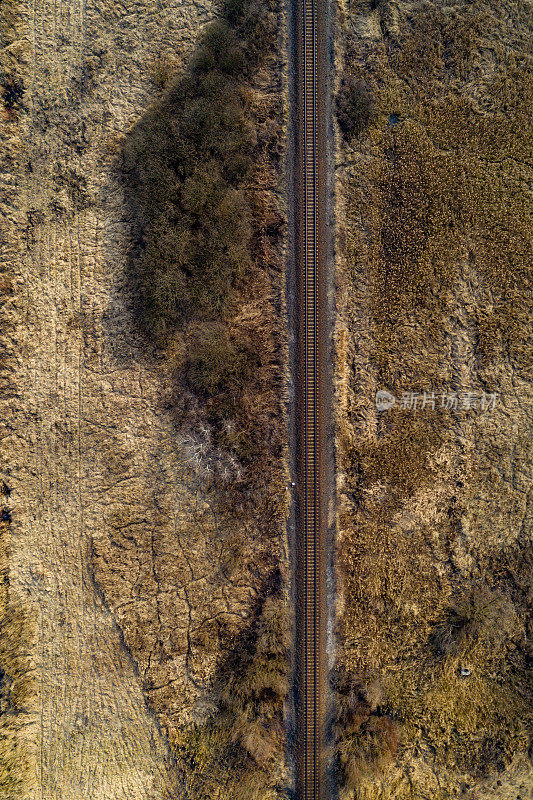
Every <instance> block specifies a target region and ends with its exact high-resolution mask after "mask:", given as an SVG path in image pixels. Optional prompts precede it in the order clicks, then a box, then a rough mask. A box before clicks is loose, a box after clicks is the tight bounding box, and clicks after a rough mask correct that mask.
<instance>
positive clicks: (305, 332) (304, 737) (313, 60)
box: [294, 0, 327, 800]
mask: <svg viewBox="0 0 533 800" xmlns="http://www.w3.org/2000/svg"><path fill="white" fill-rule="evenodd" d="M296 2H297V3H298V5H297V13H296V25H295V32H296V51H297V52H296V93H295V94H296V109H295V111H296V119H297V127H296V142H295V187H294V188H295V201H296V221H295V222H296V224H295V232H296V247H295V255H296V276H297V283H298V297H299V303H298V332H299V337H298V359H297V361H298V369H297V375H296V387H297V396H298V400H297V403H296V413H297V430H298V442H297V450H298V458H297V462H298V482H297V516H296V520H297V535H296V538H297V543H296V549H297V565H296V573H297V574H296V586H297V653H298V662H299V666H298V678H299V680H298V692H297V759H296V763H297V781H296V783H297V794H298V797H299V800H323V797H324V772H325V764H324V711H325V697H326V653H325V650H326V646H325V638H326V596H325V595H326V592H325V572H326V563H325V541H326V513H325V509H326V498H325V489H324V486H325V481H324V470H325V464H326V457H325V441H324V430H325V425H324V395H325V392H324V387H325V369H324V367H325V363H324V362H325V353H326V325H325V315H326V309H327V297H326V281H325V270H326V248H325V242H326V211H325V209H326V180H325V177H326V175H325V170H326V128H325V123H324V119H325V108H326V104H325V63H326V54H325V44H324V43H325V41H326V35H325V31H326V27H325V18H326V15H325V0H296Z"/></svg>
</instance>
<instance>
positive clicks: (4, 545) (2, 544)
mask: <svg viewBox="0 0 533 800" xmlns="http://www.w3.org/2000/svg"><path fill="white" fill-rule="evenodd" d="M8 542H9V523H7V522H0V562H1V572H0V580H1V581H2V583H1V585H0V796H1V797H2V798H3V800H20V798H21V797H23V796H25V792H26V791H28V790H29V788H30V787H31V785H32V778H33V763H32V751H31V748H30V747H29V746H28V739H27V736H26V729H27V726H28V723H29V720H30V718H31V714H32V711H33V706H34V700H35V689H36V687H35V679H34V675H33V672H32V669H31V664H30V653H31V649H32V645H33V629H32V627H31V625H30V623H29V621H28V617H27V613H26V612H25V610H24V608H23V607H22V605H21V604H20V603H19V602H17V600H16V599H15V598H14V597H13V592H12V590H11V589H10V587H9V569H8V553H9V547H8Z"/></svg>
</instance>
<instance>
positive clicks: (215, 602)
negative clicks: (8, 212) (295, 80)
mask: <svg viewBox="0 0 533 800" xmlns="http://www.w3.org/2000/svg"><path fill="white" fill-rule="evenodd" d="M219 10H220V14H219V17H218V18H217V19H216V20H214V21H213V22H211V23H209V24H208V25H207V26H206V27H205V29H204V30H203V32H202V33H201V35H200V37H199V41H198V44H197V47H196V49H195V51H194V52H193V54H192V56H191V58H190V61H189V63H188V64H187V65H186V66H184V68H183V69H182V71H181V73H180V74H178V75H177V76H175V77H173V78H170V79H169V78H168V77H167V67H166V65H165V64H155V65H154V67H153V70H154V80H157V82H158V84H159V85H160V86H162V87H164V88H163V91H162V93H161V95H160V97H159V99H158V100H157V101H156V102H155V103H154V104H153V105H152V107H151V108H150V109H149V110H148V111H147V112H146V114H144V115H143V117H142V118H141V119H140V120H139V121H138V122H137V123H136V124H135V125H134V126H133V128H132V129H131V130H130V131H129V133H128V135H127V137H126V140H125V142H124V146H123V148H122V152H121V154H120V159H119V163H118V164H117V173H116V174H117V178H118V180H120V182H121V185H122V187H123V190H124V195H125V199H126V211H127V214H128V218H129V220H130V221H131V229H132V232H133V244H132V248H131V253H130V255H131V257H130V260H129V264H128V274H127V278H128V291H129V292H130V294H131V296H133V298H134V315H135V320H136V323H137V326H138V329H140V331H142V333H143V334H144V342H145V344H146V345H147V346H146V352H147V353H149V356H147V357H152V356H155V360H156V361H157V364H158V365H159V366H160V368H161V373H162V374H163V375H164V377H165V381H166V382H168V384H169V386H170V388H169V389H168V391H166V395H167V396H168V401H169V402H168V410H169V412H170V416H171V417H172V421H173V423H174V428H175V432H176V440H177V442H179V448H180V449H179V453H178V455H177V457H178V458H179V459H180V460H181V463H182V464H186V465H188V466H186V467H185V468H184V470H183V474H184V476H185V482H186V484H187V486H186V489H187V491H186V492H185V491H184V492H183V494H182V495H181V496H180V503H182V502H183V504H184V505H183V506H181V505H180V507H179V509H178V510H177V511H176V519H175V522H174V526H175V531H172V530H171V528H169V529H168V530H167V528H166V527H165V525H166V520H165V519H164V517H165V514H166V513H167V512H166V511H165V509H163V508H161V509H159V508H158V515H159V517H160V518H161V530H162V531H163V532H160V531H158V532H157V534H155V535H154V534H150V531H149V527H150V526H149V523H148V522H147V521H146V520H141V521H140V522H139V521H135V520H134V519H133V517H134V514H133V513H132V514H125V515H124V518H123V519H122V518H119V517H117V518H112V519H111V520H110V522H111V531H110V534H109V536H108V537H102V539H98V540H96V539H95V541H94V543H93V559H94V563H95V575H96V579H97V581H98V583H99V585H100V587H101V588H102V589H103V591H104V595H105V596H106V599H107V601H108V603H109V604H110V606H111V607H112V608H113V610H114V611H115V613H116V615H117V618H118V619H119V621H120V625H121V627H122V629H123V631H124V633H125V641H126V644H127V646H128V647H129V648H130V650H131V652H132V654H133V656H134V658H135V659H136V661H137V663H138V665H139V669H140V671H141V672H142V674H143V683H144V687H145V690H146V692H147V697H148V699H149V702H150V704H151V706H152V708H153V709H154V710H155V711H156V712H157V714H158V717H159V719H160V720H161V722H162V723H163V725H164V726H165V729H166V731H167V733H168V736H169V741H170V742H171V745H172V747H173V750H174V753H175V755H176V759H177V768H178V772H179V775H180V781H181V783H180V787H179V792H181V793H182V794H180V796H182V795H183V796H184V797H187V798H191V799H192V798H208V797H209V798H211V797H228V798H241V797H243V798H244V797H257V798H259V797H261V798H267V797H275V796H278V795H279V794H280V793H281V792H282V791H283V786H284V781H285V782H286V776H285V773H284V736H283V709H284V700H285V696H286V693H287V671H288V662H289V657H288V644H287V641H286V631H285V628H286V624H287V623H286V616H287V597H286V594H287V590H286V585H285V575H286V569H285V566H284V558H285V554H284V548H283V537H284V528H285V519H286V513H287V475H286V466H285V463H286V435H285V419H284V412H283V386H284V379H283V362H284V356H283V341H284V335H283V333H282V331H283V330H284V327H283V325H284V323H283V301H282V299H281V298H282V292H283V287H282V277H283V267H282V258H283V230H284V216H283V214H282V213H281V211H280V209H279V208H278V205H279V203H278V200H277V197H276V194H277V192H278V188H279V187H278V180H279V169H280V166H281V156H282V146H283V139H282V114H283V106H282V103H283V99H282V95H281V93H280V92H278V93H276V92H275V91H274V90H273V89H272V86H271V82H272V81H276V82H278V81H279V83H280V85H281V77H280V75H279V73H278V71H279V70H280V63H279V58H278V55H277V46H278V23H279V15H280V14H281V9H280V7H279V4H278V3H277V2H276V1H275V0H258V1H257V2H252V0H228V2H225V3H222V4H221V6H220V9H219ZM111 466H112V465H111ZM112 471H113V472H114V471H116V468H114V467H113V468H112ZM187 493H189V494H187ZM183 498H185V499H183ZM160 502H161V503H162V502H163V501H162V500H161V499H160V498H158V497H157V495H155V497H154V503H155V506H156V507H158V505H159V503H160ZM184 515H187V519H186V521H185V520H184ZM150 522H151V521H150ZM158 524H159V521H158ZM167 527H168V526H167ZM128 559H129V561H131V564H130V565H129V566H130V568H129V569H128V564H129V561H128ZM137 562H138V563H137ZM132 574H133V575H135V574H137V577H136V578H135V577H133V578H132ZM132 598H133V600H132ZM173 614H174V615H175V616H176V618H177V619H179V625H178V626H173V625H172V617H173ZM174 627H177V628H179V630H174ZM182 686H184V687H185V688H184V692H185V696H184V697H180V696H177V693H178V692H179V691H180V687H182ZM193 698H194V699H193ZM199 698H200V702H199V703H198V706H201V707H195V706H194V701H195V700H196V701H198V699H199ZM177 791H178V790H177Z"/></svg>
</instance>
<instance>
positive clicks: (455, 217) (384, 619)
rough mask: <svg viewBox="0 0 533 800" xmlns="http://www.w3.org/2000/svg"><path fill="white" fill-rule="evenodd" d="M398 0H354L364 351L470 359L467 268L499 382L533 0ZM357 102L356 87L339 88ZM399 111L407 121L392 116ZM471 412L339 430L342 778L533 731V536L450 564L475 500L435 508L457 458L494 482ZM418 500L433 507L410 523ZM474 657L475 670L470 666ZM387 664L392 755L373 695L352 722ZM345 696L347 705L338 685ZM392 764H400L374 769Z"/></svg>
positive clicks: (351, 276) (364, 790)
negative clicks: (471, 442)
mask: <svg viewBox="0 0 533 800" xmlns="http://www.w3.org/2000/svg"><path fill="white" fill-rule="evenodd" d="M392 5H393V4H388V3H381V4H379V6H380V7H379V9H378V8H377V7H375V8H374V9H371V8H370V4H368V3H359V4H356V5H354V6H352V7H351V10H350V14H351V16H348V17H347V54H346V67H345V69H344V71H343V76H344V79H345V83H346V82H349V81H351V82H352V84H353V85H355V86H358V87H362V89H361V92H363V91H364V93H365V94H366V96H367V97H372V103H373V113H372V115H368V114H367V113H366V112H364V113H363V112H360V113H359V114H358V118H357V125H356V126H355V127H354V130H353V136H348V137H347V138H348V140H349V143H348V144H347V145H345V146H346V147H347V153H348V154H351V153H353V152H357V153H359V154H360V155H361V156H362V157H363V158H364V161H362V162H361V163H363V164H364V169H362V168H361V165H360V163H357V166H356V167H355V168H354V170H353V172H352V173H351V176H350V181H349V182H348V183H347V186H346V209H347V225H346V247H345V256H346V257H347V275H348V280H351V281H353V288H354V292H355V293H356V294H357V296H358V297H359V296H362V292H361V287H362V286H364V287H365V294H364V304H365V309H364V313H365V314H367V315H368V318H369V330H370V337H369V338H370V340H371V342H370V344H369V352H368V353H367V354H366V356H367V357H368V364H369V369H370V370H371V371H372V374H373V377H374V378H375V381H376V384H377V386H379V387H384V388H387V389H389V390H390V391H392V392H393V393H394V394H395V395H396V397H401V395H402V392H403V391H415V392H421V391H423V390H431V389H438V388H440V387H446V388H449V387H450V381H451V379H452V376H453V375H455V374H456V372H455V371H456V370H457V369H459V368H460V367H461V366H464V365H461V364H458V365H456V364H454V362H453V361H451V362H450V359H451V356H450V354H449V352H448V350H447V347H449V341H450V334H449V330H450V325H451V321H450V315H451V311H450V309H451V308H453V303H454V298H455V294H456V291H457V285H458V283H459V281H461V280H464V275H465V274H468V275H469V276H470V278H469V279H470V280H471V281H472V286H471V287H470V292H471V295H470V296H471V298H472V299H471V307H469V308H468V310H467V311H468V314H469V315H472V316H473V322H472V328H473V331H474V332H473V334H472V337H473V342H474V343H473V364H474V369H475V371H476V372H475V376H476V377H475V379H476V380H480V381H484V380H485V381H489V382H490V380H491V377H490V376H491V375H494V370H497V369H498V368H499V367H498V365H499V364H502V363H504V364H505V365H506V369H509V370H511V371H512V373H513V375H514V376H515V378H516V379H517V380H520V379H524V378H526V377H527V375H528V374H529V370H530V365H531V348H530V336H529V326H528V323H527V313H528V312H527V307H528V302H527V298H528V297H530V286H531V263H532V258H531V256H532V252H531V236H530V231H531V199H530V194H529V193H528V188H527V187H528V181H530V179H531V167H532V164H533V158H532V157H533V152H532V147H531V142H532V141H533V140H532V136H531V134H532V126H531V117H530V116H529V117H528V116H527V111H526V109H528V108H530V107H531V98H532V91H533V69H532V66H531V60H530V58H528V57H527V50H528V48H529V44H528V43H527V41H526V38H525V37H524V31H525V26H526V21H527V9H526V5H525V4H524V3H511V4H507V5H506V9H507V12H509V13H510V14H511V17H510V19H511V18H512V19H513V24H512V25H511V24H510V23H509V22H508V21H507V22H506V17H505V15H504V14H503V13H500V6H499V5H498V6H497V5H496V3H486V2H484V3H481V2H474V3H471V4H468V5H467V6H465V4H457V3H449V4H447V6H448V8H447V10H446V11H444V10H443V9H442V8H441V4H440V3H437V2H425V3H420V4H419V6H418V7H417V10H416V13H412V14H410V15H407V14H406V13H405V8H404V4H402V3H400V4H394V9H392ZM507 6H508V7H507ZM391 9H392V10H394V13H396V11H398V21H397V27H396V29H395V32H394V31H392V28H391V26H390V25H389V23H388V22H387V20H388V19H389V18H390V14H391V13H392V11H391ZM398 9H399V10H398ZM370 15H374V16H373V17H372V19H378V17H379V19H380V20H381V30H382V34H383V38H382V39H381V41H380V43H379V44H372V45H371V44H368V42H367V41H366V42H362V40H360V39H356V38H353V39H351V38H350V37H351V34H350V30H352V28H351V26H352V25H353V29H356V27H357V26H358V25H362V21H367V20H368V19H370ZM376 15H378V17H376ZM387 15H388V16H387ZM365 30H367V29H366V28H365ZM520 36H522V39H520ZM489 51H490V56H487V53H488V52H489ZM341 92H345V89H344V88H343V89H342V90H341ZM343 102H344V100H343V95H342V93H341V97H340V100H339V105H340V106H341V108H342V103H343ZM391 115H397V117H398V122H397V123H396V124H392V125H388V122H389V118H390V116H391ZM339 121H340V122H341V124H342V123H343V120H342V118H341V119H340V120H339ZM471 276H474V278H472V277H471ZM473 286H475V287H476V288H472V287H473ZM480 297H483V298H489V300H488V301H485V300H483V302H481V301H480V300H479V298H480ZM452 356H453V354H452ZM453 357H454V358H456V360H457V359H458V358H459V359H460V358H461V356H453ZM356 424H357V425H359V426H360V425H361V422H360V420H359V418H358V419H357V423H356ZM463 425H464V419H463V418H462V417H461V415H457V414H454V413H446V412H444V411H441V410H440V409H439V410H438V411H435V412H431V411H428V410H426V411H425V412H424V414H413V413H412V412H409V411H403V410H401V409H399V408H398V407H396V408H395V409H394V410H392V411H389V412H387V414H384V415H383V416H382V418H381V420H380V422H379V423H378V428H377V431H375V432H373V433H372V434H367V435H366V436H365V437H361V438H359V439H357V438H354V437H353V436H348V435H346V436H344V438H343V442H342V450H341V452H340V453H339V456H340V464H341V468H342V471H343V473H345V475H346V497H347V498H348V500H349V502H347V503H346V504H345V510H344V511H343V516H342V518H341V520H340V527H341V530H342V531H343V540H342V546H341V551H340V553H339V563H340V566H341V570H342V574H343V584H344V599H345V612H344V615H343V617H342V619H341V621H340V625H339V634H340V639H341V642H342V644H343V646H344V652H343V655H342V657H341V662H342V664H343V665H344V667H345V668H346V669H347V670H348V673H349V675H351V679H352V682H354V683H355V685H357V686H359V687H360V688H359V690H358V691H359V693H360V695H361V697H360V699H359V700H358V701H357V703H356V704H355V708H356V711H355V712H354V711H353V709H352V711H350V714H352V722H349V721H348V722H347V720H346V719H343V723H342V724H341V725H340V726H339V728H338V742H339V746H338V757H339V764H340V767H341V771H342V776H343V780H344V785H345V788H346V791H347V794H346V797H353V796H354V794H353V793H354V791H355V796H357V797H358V798H364V800H370V798H374V797H378V796H379V797H380V798H381V797H387V798H389V797H390V798H403V797H404V796H405V797H407V796H409V797H411V796H419V795H420V796H424V797H425V796H426V789H427V787H425V786H423V785H422V784H419V785H418V788H417V785H416V780H417V778H416V776H413V775H411V777H410V778H409V781H408V780H407V779H405V781H404V783H402V781H401V780H400V777H399V776H400V775H402V774H403V773H402V772H401V770H402V769H403V767H401V766H400V765H401V764H404V763H407V762H405V759H408V756H407V755H406V754H408V753H412V752H413V751H414V749H416V747H418V746H419V745H420V744H421V743H426V745H427V746H428V747H429V748H430V750H431V752H432V753H433V754H434V756H435V764H434V769H435V770H437V773H438V774H439V775H440V778H441V781H442V785H443V787H446V786H452V785H454V783H453V781H454V777H453V776H454V775H455V776H457V775H458V774H463V775H469V776H470V777H471V778H472V780H474V781H475V780H482V779H483V778H484V777H486V776H488V775H492V774H494V773H497V772H499V771H502V770H505V769H506V767H507V766H508V765H509V763H510V762H511V760H512V758H513V756H514V755H516V754H517V753H520V752H523V751H524V750H526V749H527V729H528V725H529V724H530V719H531V717H530V710H529V708H528V703H529V698H530V694H529V693H530V689H528V686H527V680H526V655H527V654H526V650H525V645H524V619H527V618H528V613H529V612H528V611H527V601H526V596H527V592H528V591H530V586H531V584H530V581H526V582H525V583H524V577H523V574H521V577H520V581H521V583H519V578H518V569H510V568H508V565H509V564H510V561H511V560H513V559H517V560H519V559H520V558H522V559H524V558H525V557H526V555H527V546H528V545H527V542H526V539H525V537H521V538H520V544H516V545H514V546H512V547H509V548H506V549H505V550H503V551H501V552H498V553H492V554H491V556H490V558H491V559H492V560H491V563H490V564H489V563H488V561H487V560H486V559H487V556H486V555H485V553H481V552H480V553H474V560H475V559H477V563H476V561H475V562H474V563H475V566H474V568H473V571H474V574H475V575H476V577H474V576H473V575H472V574H471V575H470V577H469V578H468V579H467V578H465V577H464V575H462V574H461V573H460V571H459V572H458V571H457V568H456V569H455V570H454V569H451V568H449V565H450V564H451V563H453V559H454V552H455V551H454V547H455V544H454V543H455V541H456V538H457V539H458V540H459V541H461V540H462V538H465V537H466V536H467V534H468V532H467V531H466V532H464V530H463V528H462V525H463V519H464V515H465V508H464V507H463V506H462V505H461V502H466V500H464V501H463V500H459V499H457V501H456V498H455V497H454V498H453V502H451V501H450V503H449V506H448V508H447V509H446V510H445V513H444V514H443V513H442V509H441V508H440V507H439V506H438V500H435V501H434V502H435V503H437V509H436V511H434V512H430V511H429V510H428V511H427V512H426V511H425V508H428V509H429V508H430V505H429V501H430V499H431V498H432V497H433V496H434V495H433V494H432V493H435V492H436V491H437V488H436V487H438V486H439V485H441V486H442V484H443V482H445V481H450V480H451V481H452V482H453V480H454V478H455V477H457V479H459V477H460V479H461V482H460V483H458V486H461V487H462V486H463V484H464V483H465V481H470V488H469V485H468V484H467V488H466V490H465V495H464V496H465V497H466V498H468V497H472V498H474V497H475V496H478V495H479V494H482V495H488V496H490V494H491V491H493V489H492V487H491V483H490V470H489V469H488V468H486V469H485V470H484V471H481V466H479V468H478V472H476V471H475V470H473V471H472V474H471V475H463V474H462V475H460V476H459V475H457V476H454V473H453V470H452V466H451V465H450V463H449V461H448V460H447V458H448V457H449V453H450V452H451V450H452V448H453V446H454V445H453V443H454V441H455V437H456V435H457V431H458V430H459V429H461V431H463V428H462V426H463ZM359 429H360V428H359ZM463 435H464V434H463ZM521 446H522V445H521V444H520V443H519V442H518V440H517V448H519V447H521ZM484 448H485V449H484V451H483V453H484V456H486V457H487V458H489V459H498V457H501V453H500V455H499V454H498V445H497V444H496V443H494V444H491V442H490V440H489V441H487V442H486V443H485V444H484ZM517 452H518V449H517ZM520 452H521V451H520ZM481 460H482V459H480V458H478V461H477V462H476V463H478V462H479V464H480V463H481ZM491 463H493V462H491ZM457 492H458V494H460V492H459V489H458V490H457ZM468 492H470V494H468ZM455 501H456V502H455ZM472 502H473V500H472ZM412 509H418V511H416V512H414V513H419V514H422V517H421V518H420V519H421V521H420V522H417V523H415V524H413V522H412V519H411V516H410V514H411V510H412ZM437 512H438V513H437ZM431 514H432V515H433V516H431ZM437 519H438V520H439V521H438V522H437V521H436V520H437ZM483 524H485V525H486V526H490V521H489V520H485V521H484V523H483ZM526 584H527V585H526ZM462 668H463V669H468V670H470V674H469V675H463V676H462V675H461V669H462ZM376 677H378V678H379V680H380V683H381V686H382V698H381V701H380V706H379V709H378V712H379V713H378V716H377V719H378V720H379V719H381V718H390V719H391V720H393V721H394V724H397V725H398V726H399V729H398V730H400V731H401V736H400V743H399V745H398V748H399V749H398V751H397V754H396V755H394V754H393V750H394V748H391V746H390V743H389V740H388V739H387V737H386V736H385V734H384V733H383V732H380V733H375V732H374V731H371V733H372V736H370V735H367V733H366V726H367V725H368V720H369V719H371V718H372V717H373V716H375V714H374V710H373V709H372V710H371V709H370V708H368V707H367V708H366V716H364V714H363V716H362V717H361V718H360V719H359V722H358V724H357V725H354V723H353V714H354V713H355V717H356V718H357V715H358V714H359V715H361V709H362V708H363V709H364V707H365V703H366V702H367V701H366V700H365V687H367V686H368V685H369V684H370V683H372V681H374V680H375V679H376ZM339 697H340V705H341V708H342V707H343V703H344V704H345V700H343V692H342V690H339ZM361 704H362V705H361ZM343 713H344V712H343ZM348 716H349V715H348ZM376 724H377V722H376ZM380 748H381V750H382V754H383V762H382V761H381V760H380V756H379V752H380ZM367 750H368V751H369V752H370V753H371V754H372V755H371V756H370V757H367V756H365V753H366V752H367ZM402 759H404V761H402ZM372 764H373V765H374V766H373V767H370V766H369V765H372ZM387 765H388V766H387ZM387 770H389V773H387ZM384 773H387V774H390V779H387V778H386V777H385V778H383V781H382V782H380V780H381V779H380V780H377V777H378V776H379V775H381V776H383V774H384ZM394 776H396V778H395V777H394ZM450 776H451V777H450ZM404 777H405V776H404ZM395 779H397V780H398V781H399V782H398V783H397V784H394V780H395ZM402 780H403V779H402ZM448 780H450V781H451V782H450V783H447V781H448ZM394 786H396V788H394ZM409 786H411V788H409ZM379 787H381V788H379ZM380 791H381V792H382V794H380ZM442 791H443V792H444V793H443V795H442V797H443V798H444V797H448V796H451V795H448V794H446V791H448V789H446V788H443V790H442ZM449 791H451V789H450V790H449ZM408 792H414V795H413V794H408ZM417 792H419V795H418V794H417ZM404 793H405V794H404Z"/></svg>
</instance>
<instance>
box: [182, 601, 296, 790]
mask: <svg viewBox="0 0 533 800" xmlns="http://www.w3.org/2000/svg"><path fill="white" fill-rule="evenodd" d="M280 600H281V598H280V597H279V596H277V593H276V592H274V593H273V594H270V595H267V599H266V600H265V601H264V602H261V603H260V605H259V606H258V608H257V609H256V612H255V615H254V619H253V621H252V624H251V625H250V628H249V629H248V630H247V631H246V632H245V634H244V635H243V636H241V637H240V638H239V641H237V642H233V643H232V652H231V655H230V656H229V657H228V658H227V660H226V661H225V662H224V663H223V664H221V666H220V670H219V674H218V677H217V679H216V682H215V686H214V692H215V695H216V698H217V701H218V705H219V712H218V713H217V714H216V715H215V716H214V717H213V718H212V719H211V720H210V721H209V722H208V723H207V724H206V725H203V726H201V727H199V726H191V727H190V728H188V729H184V730H181V731H179V732H178V733H177V734H176V736H175V737H174V740H173V742H172V744H173V746H174V749H175V751H176V753H177V755H178V756H179V759H180V764H181V765H182V769H183V781H184V787H185V789H184V795H183V796H184V797H185V798H191V799H192V798H194V800H204V799H205V800H209V799H210V798H212V797H219V796H220V797H225V798H226V797H227V798H228V800H241V799H242V800H244V799H245V798H249V797H251V798H257V800H259V798H264V797H267V796H269V797H270V796H272V797H274V796H276V795H275V794H266V792H268V789H266V787H267V786H268V785H269V784H270V785H271V784H272V777H273V775H272V773H273V771H274V773H275V771H276V769H277V768H278V761H279V752H280V749H281V748H282V747H283V741H284V733H283V706H284V701H285V697H286V695H287V691H288V685H287V670H288V647H289V642H288V631H287V623H286V620H285V619H284V616H283V612H282V611H280V608H281V602H280ZM274 777H275V775H274ZM274 783H275V781H274ZM281 790H282V786H281V785H279V786H278V787H277V790H276V789H274V790H272V789H271V790H270V791H271V792H272V791H274V792H276V791H281Z"/></svg>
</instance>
